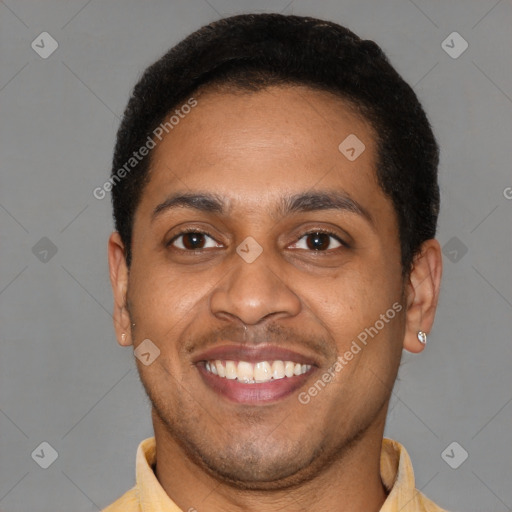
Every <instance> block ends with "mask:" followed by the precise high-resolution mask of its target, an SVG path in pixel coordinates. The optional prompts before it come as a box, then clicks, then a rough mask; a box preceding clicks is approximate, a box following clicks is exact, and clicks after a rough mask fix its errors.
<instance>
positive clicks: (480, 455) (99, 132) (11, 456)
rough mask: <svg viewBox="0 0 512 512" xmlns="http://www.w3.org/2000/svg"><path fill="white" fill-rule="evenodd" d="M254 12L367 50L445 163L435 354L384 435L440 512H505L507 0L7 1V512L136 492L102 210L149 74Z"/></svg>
mask: <svg viewBox="0 0 512 512" xmlns="http://www.w3.org/2000/svg"><path fill="white" fill-rule="evenodd" d="M248 11H268V12H270V11H275V12H284V13H288V14H291V13H293V14H300V15H313V16H317V17H323V18H326V19H330V20H334V21H337V22H339V23H341V24H344V25H347V26H348V27H349V28H351V29H352V30H353V31H355V32H356V33H357V34H359V35H360V36H363V37H366V38H370V39H374V40H375V41H377V42H378V43H379V44H380V45H381V46H382V47H383V49H384V50H385V52H386V53H387V54H388V56H389V58H390V60H391V62H392V63H393V64H394V65H395V67H396V68H397V69H398V71H399V72H400V73H401V74H402V75H403V76H404V78H405V79H406V80H407V81H408V82H409V83H411V84H412V85H414V88H415V90H416V91H417V94H418V95H419V97H420V99H421V101H422V102H423V104H424V106H425V109H426V111H427V112H428V114H429V117H430V119H431V121H432V124H433V127H434V131H435V133H436V135H437V137H438V139H439V142H440V145H441V147H442V156H441V166H440V180H441V188H442V212H441V217H440V224H439V234H438V238H439V240H440V242H441V244H442V245H443V246H444V253H445V273H444V282H443V288H442V296H441V301H440V306H439V312H438V316H437V321H436V325H435V328H434V330H433V332H432V334H431V335H430V336H429V344H428V346H427V348H426V350H425V352H424V353H422V354H421V355H416V356H415V355H411V354H407V353H405V354H404V359H403V364H402V367H401V370H400V380H399V381H398V382H397V385H396V387H395V390H394V393H393V398H392V402H391V412H390V414H389V420H388V424H387V429H386V435H387V436H389V437H392V438H394V439H397V440H399V441H400V442H402V443H403V444H404V445H405V446H406V448H407V449H408V451H409V453H410V455H411V458H412V460H413V465H414V468H415V474H416V483H417V487H418V488H420V489H422V490H423V492H425V493H426V494H427V495H428V496H429V497H430V498H432V499H433V500H435V501H437V502H438V503H439V504H440V505H442V506H444V507H445V508H447V509H449V510H452V511H469V512H477V511H486V512H494V511H505V510H512V486H511V485H510V483H511V474H512V443H511V439H510V431H511V430H512V429H511V426H512V422H511V418H512V403H511V402H512V385H511V376H510V365H511V362H512V344H511V336H510V332H511V327H512V325H511V310H512V292H511V290H512V286H511V284H512V283H511V281H512V279H511V277H512V272H511V268H510V255H511V249H512V248H511V243H512V237H511V226H512V223H511V209H512V200H510V198H511V197H512V189H511V188H510V187H512V176H511V173H510V162H511V161H512V158H511V146H512V145H511V141H510V134H511V124H512V122H511V121H512V116H511V112H512V99H511V97H512V82H511V58H510V49H511V48H512V41H511V39H512V38H511V33H512V3H511V2H510V0H507V1H505V0H502V1H496V0H479V1H476V0H473V1H467V0H466V1H462V0H458V1H456V0H452V1H449V2H441V1H433V0H430V1H429V0H424V1H422V0H415V1H414V2H413V1H411V0H386V1H379V2H377V1H373V2H371V1H361V0H337V1H334V0H324V1H323V2H317V1H312V0H309V1H301V0H295V1H292V2H290V0H282V1H280V0H275V1H268V0H258V1H257V0H253V1H251V2H248V1H238V2H235V1H231V0H208V1H206V0H190V1H187V2H185V1H176V0H175V1H171V2H164V1H149V2H143V1H142V0H138V1H137V0H131V1H123V2H122V1H120V0H109V1H106V2H100V1H98V0H90V1H86V0H85V1H84V0H72V1H66V2H63V1H60V2H57V1H45V2H38V1H36V0H25V1H23V0H20V1H15V0H3V1H0V23H1V25H0V28H1V36H0V42H1V53H0V58H1V63H0V64H1V75H0V101H1V118H0V119H1V137H0V140H1V150H2V158H1V166H2V170H1V173H2V174H1V179H2V186H1V189H0V222H1V248H2V257H1V260H0V261H1V273H0V305H1V319H0V321H1V334H0V347H1V362H0V453H1V468H0V509H1V510H3V511H7V512H17V511H23V512H43V511H48V512H50V511H52V512H58V511H84V512H85V511H94V510H98V509H99V508H101V507H104V506H106V505H107V504H109V503H110V502H111V501H113V500H114V499H116V498H117V497H118V496H119V495H121V494H122V493H123V492H125V491H126V490H128V488H130V487H131V486H132V485H133V483H134V464H135V451H136V447H137V445H138V443H139V441H140V440H142V439H143V438H145V437H148V436H150V435H152V428H151V423H150V416H149V412H150V409H149V406H148V402H147V400H146V398H145V395H144V393H143V390H142V386H141V385H140V383H139V381H138V377H137V373H136V370H135V364H134V360H133V353H132V351H131V349H123V348H121V347H119V346H118V345H117V343H116V340H115V338H114V334H113V328H112V320H111V310H112V298H111V291H110V285H109V282H108V275H107V260H106V242H107V237H108V235H109V233H110V232H111V229H112V223H111V212H110V197H109V196H108V195H107V198H105V199H104V200H97V199H95V198H94V197H93V195H92V191H93V189H94V188H95V187H97V186H101V185H102V184H103V182H104V181H105V179H106V177H107V176H108V173H109V169H110V161H111V155H112V149H113V144H114V137H115V132H116V129H117V126H118V123H119V117H120V115H121V114H122V111H123V109H124V107H125V105H126V101H127V99H128V95H129V92H130V89H131V87H132V86H133V85H134V84H135V82H136V80H137V78H138V77H139V76H140V73H141V72H142V71H143V69H144V68H145V67H146V66H147V65H149V64H150V63H152V62H153V61H154V60H155V59H156V58H158V57H159V56H160V55H161V54H162V53H163V52H164V51H165V50H167V49H168V48H169V47H170V46H172V45H173V44H175V43H176V42H178V41H179V40H180V39H181V38H183V37H184V36H186V35H187V34H188V33H190V32H191V31H193V30H195V29H196V28H199V27H200V26H201V25H203V24H205V23H208V22H211V21H213V20H215V19H218V18H219V17H221V16H226V15H230V14H235V13H241V12H248ZM44 31H46V32H48V33H50V34H51V36H52V37H53V38H54V39H55V40H56V41H57V42H58V45H59V46H58V49H57V50H56V51H55V52H54V53H53V54H52V55H51V56H49V57H48V58H46V59H43V58H42V57H40V56H39V54H38V53H36V51H34V50H33V49H32V48H31V43H32V41H34V40H35V41H36V43H37V42H38V41H39V45H40V46H42V44H41V42H40V38H38V36H39V34H41V33H42V32H44ZM453 31H457V32H459V33H460V34H461V36H462V37H463V38H464V39H465V40H466V41H467V42H468V44H469V47H468V49H467V50H466V51H465V52H464V53H463V54H462V55H460V56H459V57H458V58H452V57H451V56H450V55H448V53H447V52H446V51H445V50H444V49H443V47H442V45H441V43H442V42H443V41H444V40H445V39H446V38H447V36H448V35H449V34H451V33H452V32H453ZM447 44H448V45H450V46H453V47H454V50H458V49H460V48H461V46H460V41H455V40H454V41H453V42H451V40H450V39H449V40H448V43H447ZM44 46H45V48H46V49H48V48H49V44H48V41H46V43H45V44H44ZM421 207H422V205H421V204H419V205H418V208H421ZM43 237H46V238H43ZM42 238H43V240H41V239H42ZM55 249H56V250H57V252H56V253H55ZM54 253H55V254H54ZM43 441H46V442H47V443H49V444H50V445H51V446H52V447H53V448H54V449H55V450H56V452H57V453H58V458H57V459H56V460H55V461H54V462H53V464H51V466H50V467H48V468H47V469H42V468H41V467H40V466H39V465H38V464H37V463H36V460H37V457H34V458H32V457H31V454H32V453H33V451H34V450H35V449H36V448H38V447H39V445H40V443H42V442H43ZM453 441H456V442H457V443H459V445H460V446H461V447H462V448H459V447H458V446H456V447H455V449H454V451H453V452H450V451H449V453H450V455H451V462H452V464H454V463H456V462H457V461H459V462H460V460H461V457H462V454H463V452H462V449H464V450H466V451H467V452H468V454H469V457H468V458H467V460H465V461H464V462H463V463H462V464H461V465H460V466H459V467H458V468H457V469H452V468H451V467H450V466H449V465H448V464H447V463H446V462H445V460H444V459H443V457H442V456H441V453H442V452H443V450H444V449H445V448H446V447H447V446H448V445H449V444H450V443H452V442H453ZM43 450H44V448H43ZM36 453H40V449H39V452H38V451H37V450H36ZM44 453H45V455H44V457H43V456H41V457H40V459H39V460H41V461H42V459H43V458H45V457H46V460H47V461H48V457H49V456H50V452H49V450H48V449H46V452H44ZM445 459H446V457H445ZM446 460H447V459H446ZM199 507H200V504H198V509H200V508H199Z"/></svg>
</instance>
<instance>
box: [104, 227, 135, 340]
mask: <svg viewBox="0 0 512 512" xmlns="http://www.w3.org/2000/svg"><path fill="white" fill-rule="evenodd" d="M108 266H109V269H110V284H111V285H112V293H113V295H114V312H113V314H112V318H113V320H114V329H115V331H116V337H117V342H118V343H119V345H122V346H126V347H127V346H129V345H131V344H132V339H131V329H130V327H131V319H130V314H129V313H128V310H127V308H126V292H127V290H128V266H127V265H126V258H125V250H124V244H123V242H122V241H121V236H120V235H119V233H117V232H114V233H112V234H111V235H110V238H109V240H108Z"/></svg>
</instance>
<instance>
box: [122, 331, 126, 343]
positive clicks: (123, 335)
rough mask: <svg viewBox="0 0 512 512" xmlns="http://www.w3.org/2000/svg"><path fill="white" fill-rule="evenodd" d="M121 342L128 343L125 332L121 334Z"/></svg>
mask: <svg viewBox="0 0 512 512" xmlns="http://www.w3.org/2000/svg"><path fill="white" fill-rule="evenodd" d="M121 340H122V341H123V342H124V341H126V333H125V332H123V334H121Z"/></svg>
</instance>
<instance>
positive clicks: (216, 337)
mask: <svg viewBox="0 0 512 512" xmlns="http://www.w3.org/2000/svg"><path fill="white" fill-rule="evenodd" d="M197 100H198V105H197V106H196V107H195V108H194V109H192V111H191V112H190V113H189V114H188V115H187V116H186V117H185V118H184V119H181V120H180V123H179V124H178V125H177V126H176V127H175V128H174V129H173V130H172V131H171V132H170V133H169V134H168V135H167V136H166V137H165V138H164V139H163V140H162V142H161V143H160V144H159V145H158V146H157V147H156V148H155V150H154V154H153V161H152V170H151V173H150V181H149V183H148V185H147V186H146V188H145V190H144V192H143V196H142V200H141V203H140V205H139V207H138V209H137V211H136V215H135V223H134V230H133V247H132V250H133V253H132V254H133V260H132V264H131V267H130V274H129V286H128V293H127V303H128V306H129V311H130V315H131V321H132V322H133V323H134V324H135V327H134V328H133V330H132V338H133V341H134V345H135V347H137V346H138V344H139V343H141V342H142V341H143V340H145V339H150V340H151V341H152V343H154V344H155V345H156V346H157V347H158V349H159V350H160V355H159V356H158V357H157V358H156V359H155V361H154V362H153V363H152V364H150V365H148V366H145V365H144V364H142V363H141V362H139V361H138V362H137V364H138V368H139V372H140V376H141V379H142V382H143V384H144V386H145V388H146V391H147V392H148V394H149V396H150V399H151V401H152V403H153V407H154V419H155V420H156V422H157V423H158V428H160V429H162V428H163V429H165V430H166V431H167V432H168V433H169V435H170V437H171V438H172V439H173V440H174V441H175V443H176V447H178V449H179V450H182V451H183V452H185V453H186V454H187V455H188V456H189V457H190V458H191V459H192V460H193V461H194V462H195V463H196V464H199V465H201V466H202V467H203V468H204V469H206V470H208V471H209V472H210V473H212V474H214V475H217V476H221V477H222V478H225V479H228V480H232V481H233V482H238V483H239V484H241V485H245V486H246V487H248V488H258V486H263V487H264V486H267V487H268V485H270V484H269V482H276V481H278V480H280V479H281V480H283V479H284V480H286V479H287V478H288V479H289V480H290V481H292V480H293V481H300V480H303V479H307V478H308V476H310V475H312V474H313V473H314V472H317V471H319V469H320V468H321V467H324V466H325V465H326V464H328V463H329V461H332V460H333V459H334V458H335V457H336V455H337V454H339V453H340V452H341V451H342V450H343V449H345V448H347V447H348V446H349V445H350V443H351V442H353V441H354V439H357V438H359V437H360V436H361V434H363V433H365V432H367V431H371V430H372V429H373V430H381V429H382V428H383V424H384V420H385V415H386V409H387V402H388V400H389V395H390V393H391V388H392V386H393V382H394V379H395V377H396V372H397V368H398V364H399V360H400V354H401V350H402V340H403V335H404V311H405V305H403V281H402V277H401V271H402V269H401V265H400V246H399V238H398V228H397V221H396V216H395V214H394V210H393V207H392V204H391V202H390V200H389V199H388V198H387V197H386V196H385V195H384V194H383V192H382V190H381V189H380V187H379V186H378V184H377V180H376V174H375V169H376V144H375V140H374V133H373V131H372V130H371V129H370V127H369V125H368V124H367V123H365V122H364V121H363V120H362V119H361V118H360V117H358V116H357V115H356V114H354V113H353V111H351V110H350V109H349V108H348V106H347V105H346V104H345V103H344V102H343V101H341V100H340V99H337V98H335V97H333V96H331V95H330V94H328V93H323V92H318V91H313V90H310V89H308V88H305V87H295V88H279V87H273V88H269V89H267V90H264V91H262V92H258V93H233V94H229V93H223V94H221V93H214V92H206V93H205V94H202V95H199V96H197ZM351 134H355V135H356V136H357V138H358V139H359V140H360V141H362V143H363V144H364V145H365V150H364V151H363V152H362V153H361V154H360V155H359V156H358V157H357V158H356V159H355V160H353V159H352V158H351V159H349V158H347V156H346V155H348V156H350V157H352V153H354V154H357V148H355V152H352V151H351V149H350V147H352V146H353V144H354V143H353V142H352V145H350V146H349V147H348V148H344V152H342V151H340V149H339V148H338V146H339V145H340V143H341V142H342V141H344V140H345V139H346V138H347V137H348V136H350V135H351ZM350 140H351V139H349V141H350ZM351 160H353V161H351ZM180 195H188V196H196V195H202V196H205V195H208V196H211V197H210V200H206V199H204V198H203V199H196V200H192V201H188V202H185V203H184V202H183V201H181V202H180V203H179V205H177V206H176V205H174V206H172V204H171V202H172V201H170V199H172V198H173V197H174V196H180ZM301 196H302V197H301ZM311 196H313V197H311ZM336 198H338V201H337V202H336V201H334V200H335V199H336ZM327 199H330V200H333V202H334V203H335V204H331V205H329V204H328V201H327ZM166 202H167V203H166ZM182 230H187V231H192V234H190V233H189V234H182ZM180 233H181V234H180ZM259 251H261V253H259ZM258 253H259V254H258ZM395 303H396V304H395ZM393 304H395V310H394V313H396V314H393V315H391V314H390V313H389V310H390V309H393V308H392V306H393ZM397 304H401V305H403V307H401V306H398V307H397ZM400 309H401V311H400V312H398V310H400ZM382 315H384V318H383V316H382ZM365 329H367V330H366V331H365ZM363 332H366V340H365V341H366V344H364V343H363V342H362V341H361V340H362V339H364V338H365V337H364V335H362V334H361V333H363ZM369 333H371V335H370V334H369ZM358 336H359V338H358ZM354 341H356V343H357V346H359V349H360V350H359V351H358V350H357V349H356V348H355V345H354V344H353V342H354ZM351 348H352V352H351V353H352V354H353V357H352V358H350V359H349V358H347V357H345V354H346V353H347V352H348V351H349V352H350V351H351ZM286 351H288V352H286ZM338 357H340V358H342V361H344V363H341V362H340V361H341V360H339V359H338ZM215 360H218V361H220V362H217V363H215V362H214V361H215ZM337 360H338V366H335V363H336V361H337ZM226 361H230V362H227V363H226ZM281 361H282V363H281ZM287 361H288V362H289V363H288V365H286V362H287ZM207 362H208V365H207V364H206V363H207ZM240 362H241V363H240ZM248 363H249V364H248ZM257 363H259V364H257ZM291 363H294V364H293V366H291ZM298 363H299V366H298V367H297V364H298ZM218 365H220V366H221V367H220V368H217V366H218ZM212 366H215V368H216V370H217V371H216V373H217V375H216V374H215V370H214V371H213V372H212ZM340 366H341V368H340ZM208 368H210V369H209V370H208ZM335 368H336V369H335ZM291 369H293V372H294V375H293V376H286V375H287V374H288V375H289V374H291ZM283 371H285V376H284V377H283ZM223 372H227V375H226V376H224V377H222V376H221V374H222V373H223ZM269 372H270V373H269ZM273 372H275V374H274V378H272V379H271V380H270V381H268V382H250V381H251V380H254V379H256V380H258V381H265V380H267V379H268V378H269V377H271V376H272V374H273ZM286 372H288V373H286ZM325 375H330V376H331V378H330V379H329V378H328V377H325ZM235 376H236V378H235ZM244 377H245V378H246V379H247V380H249V382H245V381H244ZM319 381H320V383H319ZM325 381H329V382H327V383H326V382H325ZM315 383H316V388H315ZM312 387H313V388H315V389H316V390H317V391H316V393H315V391H311V392H310V391H309V390H310V389H311V388H312ZM156 428H157V425H155V429H156ZM265 482H266V483H265Z"/></svg>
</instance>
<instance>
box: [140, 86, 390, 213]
mask: <svg viewBox="0 0 512 512" xmlns="http://www.w3.org/2000/svg"><path fill="white" fill-rule="evenodd" d="M195 99H196V100H197V106H196V107H195V108H194V109H192V110H191V111H190V112H189V113H188V114H186V115H184V116H183V117H182V118H181V119H180V121H179V123H178V124H177V125H175V126H174V127H173V129H172V130H171V131H169V133H168V134H167V135H165V136H164V137H163V139H162V141H161V142H160V143H158V144H157V146H156V148H155V149H154V150H153V155H152V163H151V169H150V180H149V184H148V186H147V187H146V190H145V192H144V194H143V202H145V201H146V199H147V196H149V197H150V199H152V202H158V201H159V200H162V197H164V196H165V195H167V194H169V193H170V192H174V190H175V189H176V188H179V189H180V190H182V191H188V192H190V191H194V190H209V191H211V192H212V193H216V194H219V195H222V196H224V197H226V198H227V199H228V202H229V197H232V198H233V200H234V199H235V198H236V201H237V203H239V204H240V205H243V206H244V208H245V209H246V210H249V209H251V208H252V209H256V210H257V209H258V208H259V209H261V204H262V203H261V201H262V198H268V199H269V200H270V199H272V198H273V197H275V199H276V200H278V198H279V196H280V195H282V194H283V193H284V192H286V193H287V194H294V193H301V192H304V191H305V190H310V189H314V188H316V187H318V188H321V189H322V190H326V189H339V190H342V191H344V192H348V193H349V194H356V195H359V196H360V198H361V197H363V196H369V195H370V196H379V197H374V199H375V200H376V201H377V203H378V201H382V200H384V201H385V198H384V197H383V195H382V193H381V190H380V187H378V185H377V180H376V176H375V168H376V149H375V137H374V132H373V130H372V128H371V126H370V125H369V123H368V122H366V121H365V120H364V119H363V118H362V117H361V116H359V115H358V114H357V113H356V112H355V111H354V108H353V107H351V105H350V104H348V103H347V102H345V101H344V100H342V99H341V98H338V97H336V96H334V95H333V94H331V93H328V92H323V91H317V90H312V89H310V88H308V87H304V86H293V87H290V86H287V87H275V86H274V87H268V88H266V89H264V90H261V91H258V92H246V91H233V92H218V91H208V90H207V91H206V92H204V93H202V94H199V95H197V96H195ZM178 108H179V107H178ZM345 141H348V142H347V143H345ZM347 149H348V150H349V152H348V153H347ZM354 154H355V156H356V158H352V157H353V156H354ZM349 157H350V158H349ZM377 206H378V205H377Z"/></svg>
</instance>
